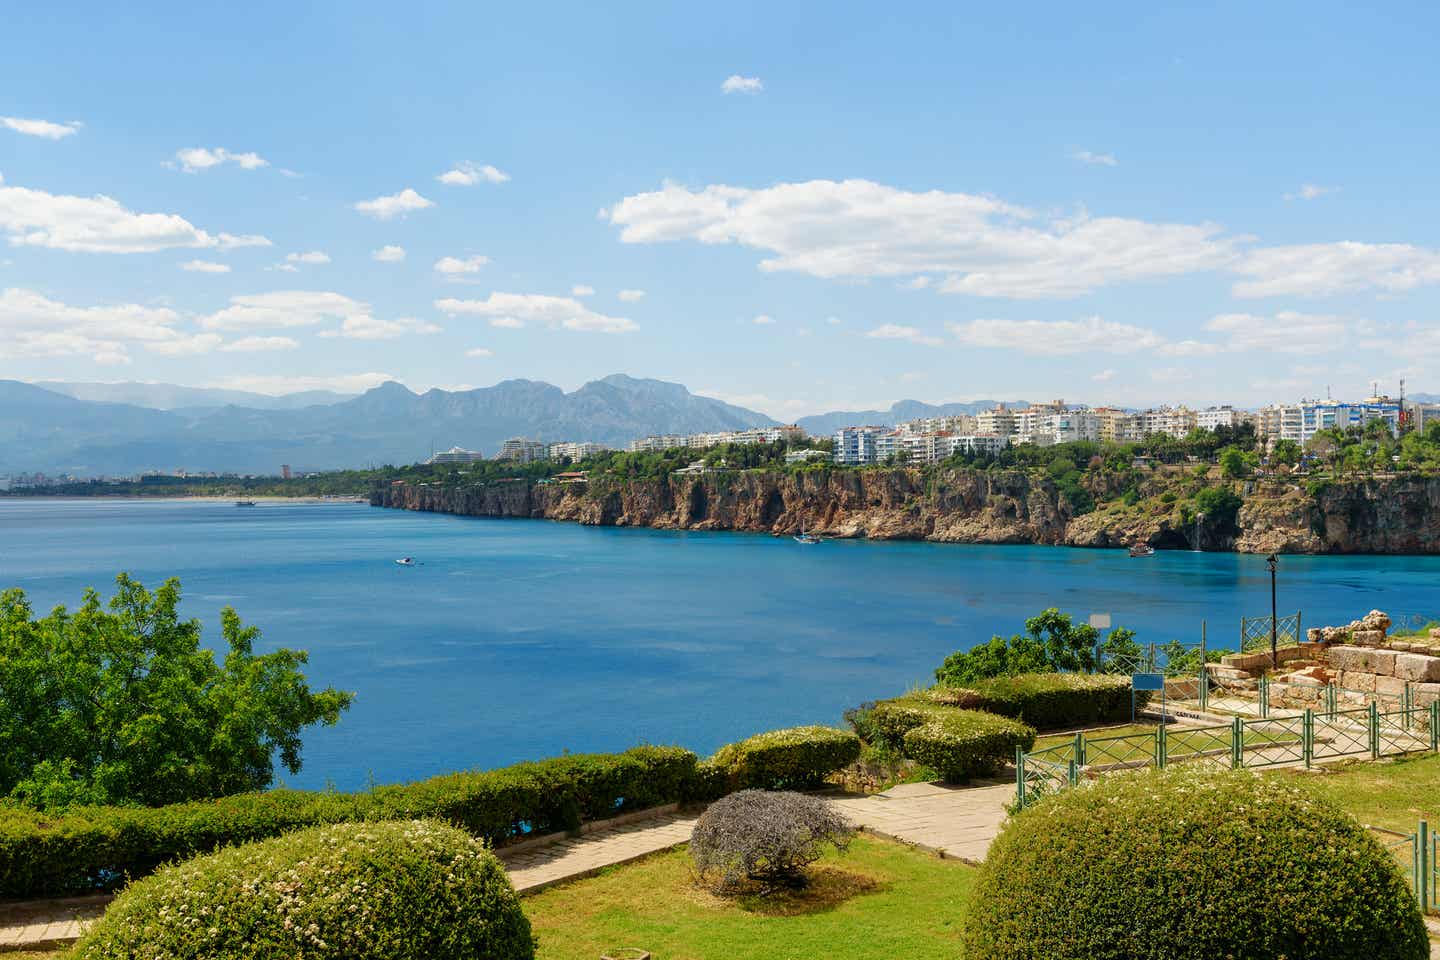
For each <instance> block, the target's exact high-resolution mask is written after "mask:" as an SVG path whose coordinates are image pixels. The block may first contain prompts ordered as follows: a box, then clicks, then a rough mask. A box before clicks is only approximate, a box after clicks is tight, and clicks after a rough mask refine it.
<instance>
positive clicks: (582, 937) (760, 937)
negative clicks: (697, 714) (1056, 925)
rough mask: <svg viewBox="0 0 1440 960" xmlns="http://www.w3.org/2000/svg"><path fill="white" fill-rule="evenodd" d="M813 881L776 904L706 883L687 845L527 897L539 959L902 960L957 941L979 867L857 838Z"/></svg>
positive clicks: (938, 953)
mask: <svg viewBox="0 0 1440 960" xmlns="http://www.w3.org/2000/svg"><path fill="white" fill-rule="evenodd" d="M815 869H816V870H817V871H818V873H817V880H816V882H815V883H814V884H812V887H811V889H810V890H809V891H807V892H805V893H803V894H798V895H789V896H787V897H786V898H784V899H782V900H781V901H780V902H778V903H776V904H768V903H757V902H755V901H748V902H747V901H743V900H742V901H740V902H734V901H730V900H725V899H721V898H718V897H715V896H713V895H711V894H709V893H707V892H705V891H704V890H702V889H700V888H697V887H696V886H695V884H694V883H693V881H692V879H691V874H690V859H689V854H688V853H687V852H686V851H685V850H683V849H681V850H675V851H671V852H669V853H662V854H657V855H656V856H654V857H651V858H649V859H646V860H643V861H640V862H639V863H636V864H630V865H627V866H622V867H614V868H611V869H609V870H607V871H605V872H604V873H602V874H600V875H599V876H596V877H592V878H589V879H586V880H579V881H576V882H574V883H570V884H566V885H564V886H560V887H555V888H553V889H550V890H545V891H542V892H541V893H538V894H536V895H535V896H533V897H527V898H526V899H525V913H526V915H527V916H529V917H530V921H531V923H532V924H534V928H535V934H536V936H537V937H538V938H539V941H540V951H539V957H540V960H571V958H573V960H596V958H597V957H599V956H600V955H601V954H602V953H603V952H604V951H605V950H607V949H609V948H618V947H640V948H643V949H645V950H649V951H650V952H651V953H652V954H654V956H656V957H661V958H664V960H749V958H754V960H762V958H763V960H774V958H786V960H806V958H824V960H834V958H840V957H844V958H846V960H864V958H870V957H873V958H875V960H882V958H883V960H892V958H895V957H905V958H915V960H924V958H929V957H934V958H937V960H938V958H942V957H943V958H946V960H953V958H954V957H956V956H957V955H958V951H959V936H960V932H959V931H960V924H961V919H962V917H963V915H964V911H965V901H966V898H967V896H968V895H969V892H970V885H971V882H972V881H973V879H974V875H975V870H974V868H971V867H967V866H965V865H964V864H961V863H959V862H957V861H953V860H940V859H938V858H936V857H934V856H931V855H929V854H924V853H920V852H918V851H915V850H912V849H911V848H909V847H906V846H903V845H901V844H897V843H890V842H888V841H883V840H877V839H873V838H869V837H858V838H856V840H855V842H854V844H853V845H852V846H851V848H850V851H849V853H847V854H843V855H841V856H838V857H827V858H826V859H825V860H823V861H822V862H821V863H820V864H819V865H817V867H816V868H815Z"/></svg>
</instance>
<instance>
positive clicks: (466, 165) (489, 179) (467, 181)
mask: <svg viewBox="0 0 1440 960" xmlns="http://www.w3.org/2000/svg"><path fill="white" fill-rule="evenodd" d="M435 179H436V180H439V181H440V182H441V183H443V184H447V185H449V186H452V187H473V186H475V184H477V183H479V182H480V181H482V180H483V181H485V182H486V183H505V182H506V181H508V180H509V179H510V175H509V174H508V173H505V172H504V171H502V170H497V169H496V168H494V167H492V166H490V165H489V164H488V163H487V164H485V165H484V166H480V165H479V164H474V163H471V162H470V161H468V160H467V161H465V162H463V163H457V164H455V166H454V168H453V169H450V170H446V171H445V172H444V173H442V174H440V176H438V177H436V178H435Z"/></svg>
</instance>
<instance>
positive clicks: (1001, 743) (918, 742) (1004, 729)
mask: <svg viewBox="0 0 1440 960" xmlns="http://www.w3.org/2000/svg"><path fill="white" fill-rule="evenodd" d="M1033 746H1035V729H1034V728H1033V727H1029V726H1026V725H1025V724H1023V723H1021V722H1019V721H1018V720H1011V719H1010V718H1008V717H999V716H996V715H995V714H993V713H982V712H981V711H978V710H950V709H947V710H946V715H944V716H941V717H937V718H935V719H932V720H930V721H928V722H926V723H924V724H921V725H920V726H918V727H914V728H912V729H911V730H909V731H907V732H906V734H905V756H907V757H910V758H911V759H912V760H916V761H919V762H920V763H923V764H924V765H925V766H927V767H930V768H931V769H933V770H934V771H936V772H937V773H939V774H940V776H941V778H942V779H944V780H945V781H946V782H947V783H963V782H964V781H966V780H969V779H970V778H971V777H980V776H985V775H987V774H990V773H994V772H995V771H996V770H997V769H999V768H1000V766H1001V765H1003V764H1004V763H1006V762H1007V761H1009V760H1013V759H1014V757H1015V749H1016V748H1017V747H1019V748H1020V749H1022V750H1029V749H1030V748H1031V747H1033Z"/></svg>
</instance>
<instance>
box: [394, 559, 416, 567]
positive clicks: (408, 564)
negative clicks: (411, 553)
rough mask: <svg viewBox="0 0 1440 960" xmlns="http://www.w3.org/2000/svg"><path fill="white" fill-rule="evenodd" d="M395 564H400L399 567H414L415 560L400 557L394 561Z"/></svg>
mask: <svg viewBox="0 0 1440 960" xmlns="http://www.w3.org/2000/svg"><path fill="white" fill-rule="evenodd" d="M395 562H396V563H398V564H400V566H402V567H413V566H415V558H414V557H401V558H400V559H399V560H396V561H395Z"/></svg>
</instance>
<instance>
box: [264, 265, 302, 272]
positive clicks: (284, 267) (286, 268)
mask: <svg viewBox="0 0 1440 960" xmlns="http://www.w3.org/2000/svg"><path fill="white" fill-rule="evenodd" d="M265 269H266V270H278V271H280V272H281V273H299V272H300V268H299V267H297V266H295V264H293V263H277V264H275V265H274V266H273V267H266V268H265Z"/></svg>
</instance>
